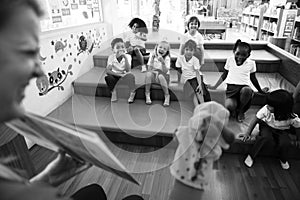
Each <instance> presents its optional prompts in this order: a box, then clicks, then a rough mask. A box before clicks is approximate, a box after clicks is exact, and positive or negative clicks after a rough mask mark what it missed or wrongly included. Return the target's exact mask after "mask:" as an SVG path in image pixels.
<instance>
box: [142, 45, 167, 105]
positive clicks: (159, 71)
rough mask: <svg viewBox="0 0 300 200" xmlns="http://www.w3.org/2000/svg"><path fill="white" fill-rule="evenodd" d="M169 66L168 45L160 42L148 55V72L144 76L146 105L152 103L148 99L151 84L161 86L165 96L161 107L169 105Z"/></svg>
mask: <svg viewBox="0 0 300 200" xmlns="http://www.w3.org/2000/svg"><path fill="white" fill-rule="evenodd" d="M170 65H171V58H170V44H169V43H168V42H166V41H161V42H160V43H159V44H158V45H156V47H155V49H154V52H153V53H151V54H150V57H149V60H148V71H147V73H146V76H145V84H146V86H145V96H146V104H151V103H152V101H151V98H150V88H151V83H158V84H160V85H161V87H162V89H163V91H164V94H165V101H164V104H163V105H164V106H169V105H170V94H169V81H170V71H169V70H170Z"/></svg>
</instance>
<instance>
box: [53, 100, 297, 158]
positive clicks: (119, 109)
mask: <svg viewBox="0 0 300 200" xmlns="http://www.w3.org/2000/svg"><path fill="white" fill-rule="evenodd" d="M258 109H259V107H251V108H250V109H249V111H247V113H246V119H245V121H244V122H243V123H237V122H236V121H233V120H230V121H229V123H228V127H229V128H231V129H232V130H233V132H234V133H235V134H236V137H238V135H239V134H241V133H245V131H246V129H247V127H248V125H249V123H250V121H251V119H252V117H253V116H254V115H255V113H256V112H257V110H258ZM192 111H193V106H192V103H185V102H172V103H171V105H170V107H163V106H162V102H160V101H154V102H153V104H152V105H145V102H144V101H142V100H136V101H135V102H134V103H133V104H128V103H127V102H126V100H125V99H119V100H118V101H117V102H115V103H111V102H110V99H109V98H105V97H91V96H83V95H73V96H72V97H71V98H70V99H68V100H67V101H66V102H65V103H63V104H62V105H61V106H59V107H58V108H56V109H55V110H54V111H53V112H52V113H50V114H49V117H53V118H56V119H59V120H62V121H65V122H67V123H71V124H76V125H77V126H80V127H83V128H87V129H90V130H92V131H95V132H97V133H98V134H99V136H100V137H101V138H102V139H103V140H104V141H105V142H118V143H127V144H136V145H150V146H157V147H170V148H176V143H174V140H173V138H174V132H175V130H176V128H177V127H178V126H186V125H187V123H188V120H189V118H190V117H191V116H192ZM255 130H256V129H255ZM256 131H257V130H256ZM251 145H252V144H249V143H248V144H245V143H242V142H241V141H240V140H236V142H235V143H233V144H232V145H231V148H230V149H229V150H227V152H230V153H242V154H245V153H246V152H247V150H248V149H249V148H250V146H251ZM262 154H263V155H272V153H271V151H262ZM289 155H290V157H293V158H298V159H299V158H300V153H299V149H295V148H291V150H290V152H289Z"/></svg>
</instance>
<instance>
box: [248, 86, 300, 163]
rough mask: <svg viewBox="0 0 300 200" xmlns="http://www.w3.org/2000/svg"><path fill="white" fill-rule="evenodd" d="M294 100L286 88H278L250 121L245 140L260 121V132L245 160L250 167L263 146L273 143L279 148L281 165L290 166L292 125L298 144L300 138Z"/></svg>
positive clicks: (299, 124) (299, 125)
mask: <svg viewBox="0 0 300 200" xmlns="http://www.w3.org/2000/svg"><path fill="white" fill-rule="evenodd" d="M293 101H294V100H293V96H292V94H291V93H289V92H288V91H286V90H276V91H273V92H271V93H270V94H269V95H268V96H267V104H266V105H265V106H264V107H262V108H261V109H260V110H259V111H258V112H257V113H256V117H255V118H254V119H253V120H252V122H251V123H250V125H249V128H248V130H247V132H246V134H245V135H244V137H243V140H244V141H247V140H249V139H250V135H251V132H252V130H253V129H254V127H255V126H256V124H257V123H259V131H260V134H259V136H258V137H257V138H256V140H255V143H254V145H253V147H252V149H251V150H250V153H249V155H248V156H247V158H246V160H245V164H246V165H247V166H248V167H251V166H252V164H253V160H254V158H255V157H256V156H257V154H258V153H259V151H260V150H261V148H262V147H263V146H264V145H265V144H267V143H271V144H273V146H275V147H277V149H278V150H279V159H280V164H281V167H282V168H283V169H288V168H289V163H288V162H287V156H288V150H289V147H290V144H291V140H290V138H289V135H288V134H289V133H290V128H291V127H294V128H296V129H295V130H296V134H297V138H298V139H297V142H296V144H297V146H298V145H299V140H300V129H299V128H300V119H299V118H298V116H297V115H296V114H294V113H293V104H294V103H293Z"/></svg>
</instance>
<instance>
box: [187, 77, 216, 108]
mask: <svg viewBox="0 0 300 200" xmlns="http://www.w3.org/2000/svg"><path fill="white" fill-rule="evenodd" d="M202 80H203V77H202ZM201 85H202V90H203V98H204V101H205V102H208V101H211V98H210V94H209V92H208V90H207V86H206V85H205V83H204V82H203V81H202V82H201ZM197 87H198V81H197V78H196V77H195V78H192V79H189V80H187V81H186V82H185V84H184V86H183V91H184V96H185V97H186V98H188V99H190V98H192V97H193V96H194V95H195V93H196V92H197V91H196V89H197Z"/></svg>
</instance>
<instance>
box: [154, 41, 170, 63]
mask: <svg viewBox="0 0 300 200" xmlns="http://www.w3.org/2000/svg"><path fill="white" fill-rule="evenodd" d="M162 43H164V44H167V45H169V50H168V51H167V52H166V54H165V55H163V58H164V59H165V58H166V57H167V56H171V54H170V44H169V42H167V41H165V40H163V41H161V42H160V43H158V44H157V45H156V46H155V49H154V52H155V54H156V52H157V47H158V45H159V44H162Z"/></svg>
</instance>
